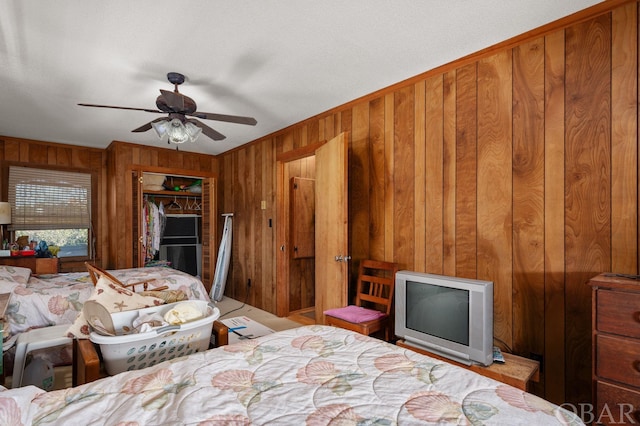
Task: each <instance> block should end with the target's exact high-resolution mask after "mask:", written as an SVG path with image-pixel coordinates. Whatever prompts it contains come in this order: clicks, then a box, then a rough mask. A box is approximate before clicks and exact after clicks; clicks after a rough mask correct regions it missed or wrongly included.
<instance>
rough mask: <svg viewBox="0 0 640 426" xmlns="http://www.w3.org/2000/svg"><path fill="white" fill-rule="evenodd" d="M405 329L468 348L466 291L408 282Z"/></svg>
mask: <svg viewBox="0 0 640 426" xmlns="http://www.w3.org/2000/svg"><path fill="white" fill-rule="evenodd" d="M406 300H407V305H406V326H407V328H410V329H412V330H416V331H419V332H421V333H427V334H430V335H433V336H437V337H440V338H441V339H445V340H449V341H451V342H456V343H460V344H462V345H465V346H468V345H469V291H468V290H463V289H457V288H450V287H443V286H437V285H430V284H425V283H418V282H415V281H409V280H408V281H407V298H406Z"/></svg>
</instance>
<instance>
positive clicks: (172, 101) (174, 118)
mask: <svg viewBox="0 0 640 426" xmlns="http://www.w3.org/2000/svg"><path fill="white" fill-rule="evenodd" d="M167 80H169V82H170V83H171V84H173V85H174V90H173V92H171V91H169V90H162V89H160V96H158V98H157V99H156V106H157V107H158V109H147V108H131V107H120V106H110V105H95V104H78V105H80V106H88V107H97V108H114V109H127V110H132V111H145V112H153V113H160V114H162V113H168V114H169V116H168V117H162V118H157V119H155V120H153V121H150V122H149V123H147V124H144V125H142V126H140V127H138V128H137V129H134V130H132V131H133V132H146V131H147V130H151V128H153V129H154V130H155V131H156V132H157V133H158V137H163V136H164V135H165V134H166V135H167V136H168V143H171V142H173V143H175V144H181V143H184V142H186V141H188V140H189V141H191V142H193V141H195V140H196V138H197V137H198V135H199V134H200V132H202V133H204V134H205V135H207V136H208V137H210V138H211V139H213V140H215V141H218V140H222V139H224V138H225V136H224V135H223V134H222V133H220V132H218V131H216V130H214V129H212V128H211V127H209V126H207V125H206V124H204V123H202V122H201V121H199V120H196V118H200V119H205V120H216V121H226V122H228V123H237V124H248V125H251V126H255V125H256V123H257V121H256V119H255V118H252V117H242V116H238V115H225V114H213V113H210V112H200V111H197V106H196V103H195V101H194V100H193V99H191V98H190V97H188V96H185V95H183V94H182V93H180V92H179V91H178V86H179V85H181V84H182V83H184V81H185V77H184V75H182V74H180V73H177V72H170V73H168V74H167ZM191 117H195V118H191Z"/></svg>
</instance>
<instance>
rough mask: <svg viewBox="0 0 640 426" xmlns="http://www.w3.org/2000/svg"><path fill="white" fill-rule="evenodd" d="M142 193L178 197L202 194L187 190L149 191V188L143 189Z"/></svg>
mask: <svg viewBox="0 0 640 426" xmlns="http://www.w3.org/2000/svg"><path fill="white" fill-rule="evenodd" d="M143 193H144V194H145V195H161V196H163V197H178V198H187V197H200V196H201V195H202V194H201V193H199V192H189V191H149V190H144V191H143Z"/></svg>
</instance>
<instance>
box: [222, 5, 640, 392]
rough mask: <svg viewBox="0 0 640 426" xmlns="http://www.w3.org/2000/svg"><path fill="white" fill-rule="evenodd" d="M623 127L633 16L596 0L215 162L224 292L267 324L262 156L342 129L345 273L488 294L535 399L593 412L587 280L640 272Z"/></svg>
mask: <svg viewBox="0 0 640 426" xmlns="http://www.w3.org/2000/svg"><path fill="white" fill-rule="evenodd" d="M637 122H638V5H637V3H636V2H635V1H608V2H604V3H602V4H599V5H597V6H595V7H593V8H591V9H588V10H586V11H583V12H581V13H578V14H576V15H574V16H572V17H569V18H567V19H564V20H562V21H559V22H557V23H554V24H551V25H549V26H546V27H545V28H541V29H539V30H536V31H532V32H530V33H527V34H525V35H523V36H521V37H518V38H516V39H513V40H509V41H506V42H505V43H503V44H501V45H500V46H495V47H493V48H491V49H487V50H485V51H482V52H479V53H478V54H476V55H472V56H470V57H467V58H462V59H461V60H460V61H457V62H455V63H452V64H449V65H447V66H443V67H441V68H439V69H437V70H432V71H429V72H426V73H425V74H423V75H420V76H416V78H413V79H410V80H408V81H405V82H402V83H398V84H397V85H394V86H392V87H389V88H386V89H382V90H380V91H379V92H376V93H373V94H371V95H370V96H367V97H364V98H361V99H357V100H354V101H352V102H350V103H348V104H345V105H343V106H340V107H337V108H335V109H333V110H331V111H328V112H326V113H323V114H320V115H318V116H316V117H313V118H311V119H308V120H306V121H304V122H301V123H298V124H296V125H294V126H291V127H289V128H286V129H283V130H282V131H280V132H277V133H275V134H273V135H269V136H268V137H265V138H263V139H261V140H258V141H255V142H253V143H251V144H248V145H246V146H244V147H242V148H240V149H237V150H234V151H231V152H228V153H226V154H224V155H223V156H222V161H221V178H222V185H223V188H222V190H223V196H222V197H221V200H222V203H221V206H222V209H223V210H224V211H231V212H233V213H234V214H235V216H234V218H235V220H236V227H235V230H237V231H239V232H238V234H237V235H234V245H233V259H234V261H233V266H232V270H231V273H230V280H229V282H228V284H227V285H228V292H227V294H229V295H231V296H233V297H236V298H240V299H243V298H244V297H245V295H246V282H247V279H248V278H250V279H251V280H252V283H254V285H253V287H252V288H251V289H250V294H249V296H248V301H249V303H251V304H253V305H255V306H258V307H260V308H262V309H265V310H268V311H271V312H275V294H276V291H275V288H274V286H275V282H276V279H275V264H276V247H277V244H278V242H277V241H276V240H275V232H274V229H273V228H269V227H268V220H269V219H270V218H272V219H274V218H275V208H276V206H275V205H274V203H275V196H274V194H275V187H274V186H275V180H274V179H275V164H276V161H275V158H276V156H277V155H278V154H280V153H283V152H288V151H292V150H294V149H296V148H299V147H303V146H306V145H308V144H312V143H314V142H318V141H322V140H324V139H328V138H330V137H332V136H334V135H336V134H337V133H339V132H341V131H350V134H351V141H350V153H349V154H350V158H349V164H350V166H349V173H350V176H349V185H350V187H349V209H350V212H349V217H350V219H349V225H350V235H349V237H350V247H351V253H350V254H351V255H352V257H353V264H352V270H354V269H353V268H355V267H357V264H358V261H359V260H361V259H363V258H375V259H380V260H388V261H394V262H398V263H399V264H400V265H401V267H402V268H407V269H412V270H417V271H424V272H431V273H440V274H447V275H457V276H462V277H471V278H480V279H488V280H492V281H494V283H495V295H494V299H495V300H494V312H495V314H494V315H495V318H494V333H495V336H496V338H498V339H499V340H500V341H501V342H502V344H503V345H504V346H508V347H509V348H511V349H512V350H513V351H514V352H515V353H518V354H521V355H524V356H527V357H536V356H539V357H541V358H542V359H543V364H544V370H543V376H542V381H541V383H540V384H539V385H538V386H537V387H536V389H535V391H536V393H538V394H542V395H544V396H546V397H547V398H548V399H551V400H552V401H554V402H558V403H562V402H589V401H590V398H591V383H590V376H591V364H590V363H591V349H590V347H591V336H590V326H591V318H590V315H591V293H590V291H589V289H588V288H587V286H586V284H585V283H586V282H587V280H588V279H589V278H591V277H593V276H595V275H597V274H599V273H601V272H603V271H615V272H619V273H632V274H637V273H638V272H639V270H638V253H639V251H638V244H639V233H638V129H637ZM262 200H265V201H267V209H266V210H260V202H261V201H262ZM318 208H322V206H318Z"/></svg>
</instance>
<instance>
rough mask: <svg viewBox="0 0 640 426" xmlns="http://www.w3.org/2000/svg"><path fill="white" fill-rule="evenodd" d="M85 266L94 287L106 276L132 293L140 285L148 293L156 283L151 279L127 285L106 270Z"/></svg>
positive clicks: (89, 265) (87, 264) (164, 287)
mask: <svg viewBox="0 0 640 426" xmlns="http://www.w3.org/2000/svg"><path fill="white" fill-rule="evenodd" d="M84 264H85V266H86V267H87V271H89V276H90V277H91V281H93V285H94V286H95V285H96V284H97V283H98V280H99V279H100V277H101V276H104V277H105V278H107V279H108V280H109V281H111V282H112V283H114V284H117V285H121V286H122V287H125V288H130V289H131V290H132V291H135V290H136V286H137V285H139V284H141V285H142V289H143V291H146V290H147V288H148V285H149V282H151V281H155V278H149V279H146V280H143V281H138V282H135V283H128V284H125V283H123V282H122V281H120V280H119V279H117V278H116V277H114V276H113V275H111V274H110V273H108V272H107V271H105V270H104V269H100V268H98V267H97V266H95V265H92V264H90V263H89V262H84ZM168 288H169V287H167V286H166V285H165V286H160V287H156V288H154V290H155V291H161V290H166V289H168Z"/></svg>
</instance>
